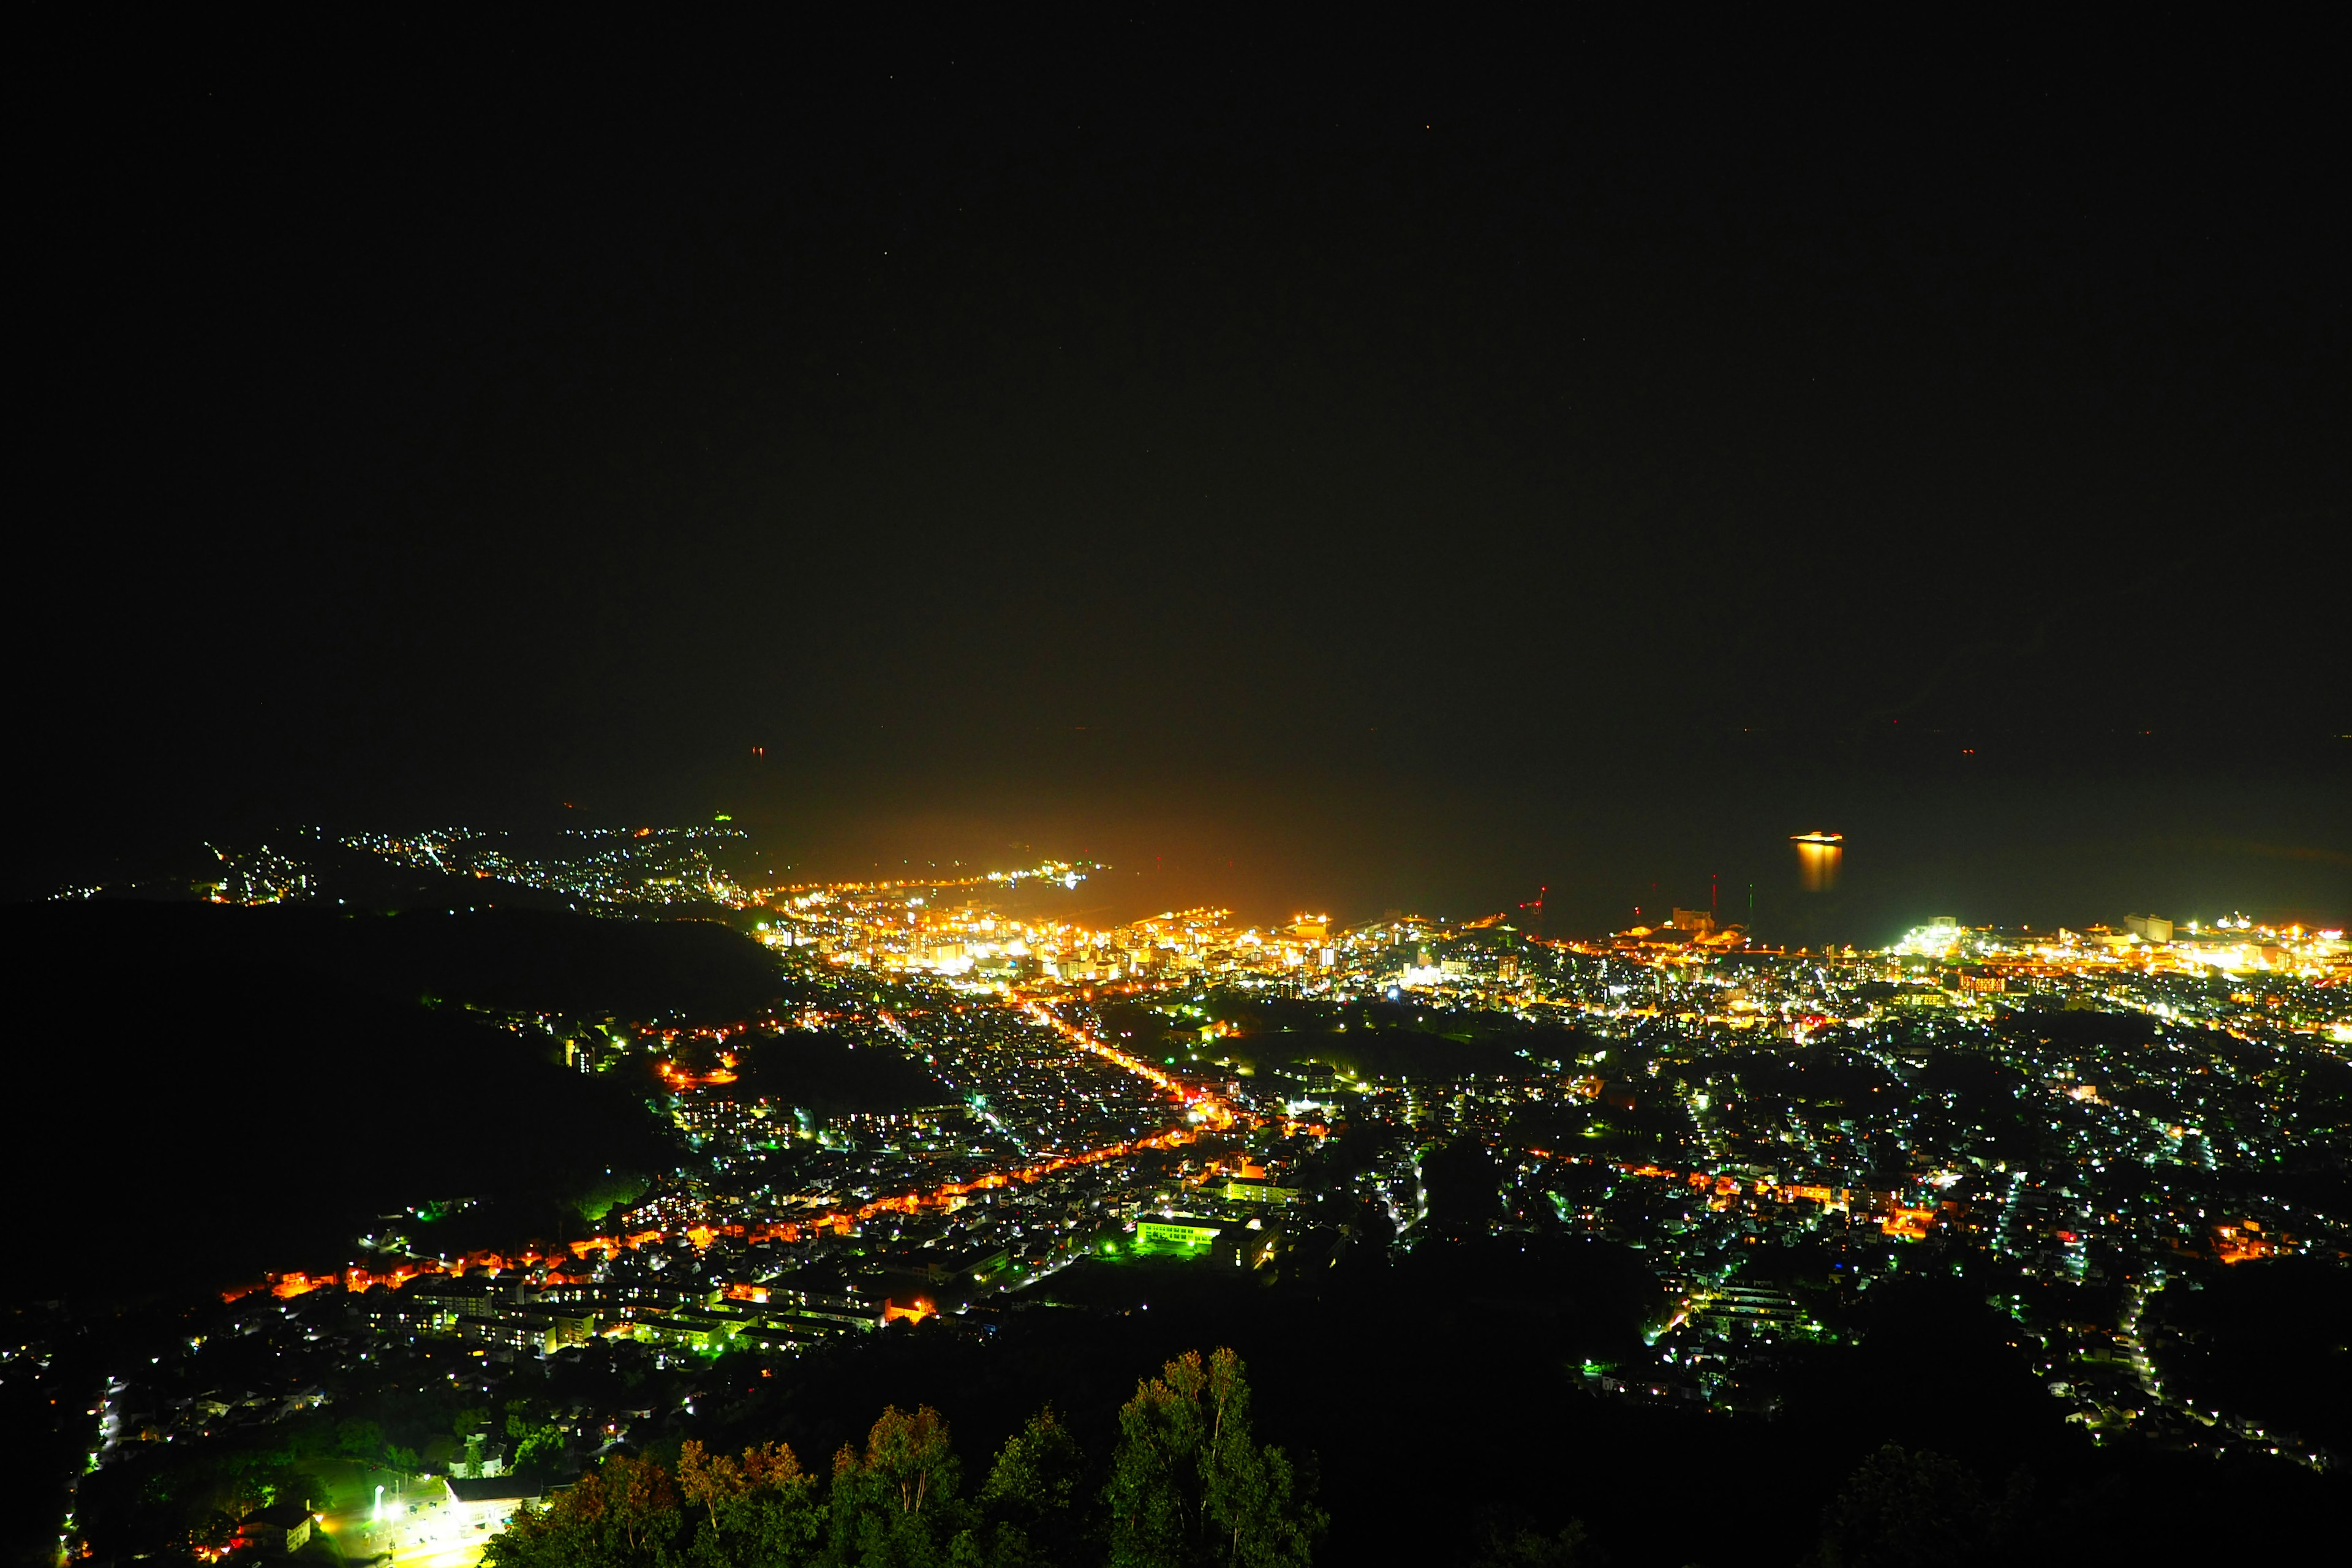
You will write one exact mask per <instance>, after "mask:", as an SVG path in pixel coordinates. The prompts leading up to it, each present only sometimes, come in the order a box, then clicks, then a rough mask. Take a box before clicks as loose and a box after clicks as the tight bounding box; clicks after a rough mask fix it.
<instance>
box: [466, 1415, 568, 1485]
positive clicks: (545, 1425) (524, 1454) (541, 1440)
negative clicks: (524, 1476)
mask: <svg viewBox="0 0 2352 1568" xmlns="http://www.w3.org/2000/svg"><path fill="white" fill-rule="evenodd" d="M507 1436H509V1437H511V1438H512V1439H514V1456H513V1458H511V1459H510V1460H509V1465H510V1466H511V1468H516V1469H520V1468H522V1467H523V1466H525V1465H527V1464H530V1462H531V1461H533V1460H535V1459H538V1458H542V1457H544V1458H560V1457H561V1456H562V1453H563V1428H562V1426H558V1425H556V1423H555V1421H554V1420H553V1419H552V1418H551V1416H550V1415H549V1414H548V1411H547V1408H546V1406H545V1405H543V1404H542V1403H541V1402H540V1401H538V1400H535V1399H509V1400H508V1401H507ZM469 1457H470V1456H469Z"/></svg>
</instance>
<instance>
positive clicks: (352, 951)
mask: <svg viewBox="0 0 2352 1568" xmlns="http://www.w3.org/2000/svg"><path fill="white" fill-rule="evenodd" d="M284 917H285V911H270V910H259V911H257V910H232V909H219V908H215V907H210V906H203V905H194V906H189V905H179V906H168V905H148V906H140V905H125V904H117V905H100V904H89V905H76V906H65V905H50V906H42V905H32V906H17V907H15V908H11V909H9V910H6V912H5V916H0V920H5V933H6V940H7V942H8V948H9V951H10V952H11V954H12V956H13V958H14V960H15V973H16V984H15V986H14V987H12V990H11V994H10V996H9V1015H10V1016H9V1020H8V1021H9V1025H10V1028H9V1031H8V1055H7V1058H6V1070H7V1072H8V1074H9V1077H10V1079H11V1087H12V1089H14V1092H13V1093H11V1094H10V1095H9V1096H8V1100H7V1104H8V1107H9V1112H10V1118H9V1119H10V1121H11V1122H12V1123H13V1124H12V1125H10V1126H9V1127H8V1128H7V1130H6V1138H5V1144H6V1152H5V1155H0V1180H5V1191H6V1193H7V1196H8V1201H9V1204H10V1206H11V1208H12V1209H13V1211H14V1214H15V1216H16V1224H15V1226H14V1229H13V1234H12V1236H11V1245H10V1247H8V1249H7V1262H6V1265H5V1275H0V1289H5V1292H6V1296H7V1298H8V1299H11V1300H25V1299H27V1298H31V1299H39V1298H43V1297H49V1296H83V1295H91V1294H115V1293H121V1292H131V1293H136V1292H138V1291H141V1290H142V1289H147V1288H170V1289H188V1288H191V1287H199V1286H201V1287H212V1286H215V1285H219V1284H224V1283H233V1282H236V1281H237V1280H240V1279H250V1278H252V1277H254V1276H255V1275H256V1274H257V1272H258V1271H260V1270H262V1269H264V1268H314V1267H318V1266H321V1265H327V1266H331V1265H333V1264H336V1263H340V1262H342V1261H346V1260H348V1259H349V1258H350V1247H349V1245H348V1239H347V1238H348V1237H350V1236H351V1235H352V1234H353V1233H355V1232H357V1231H361V1230H364V1229H368V1228H371V1226H370V1221H371V1220H372V1218H373V1216H374V1215H380V1214H384V1213H389V1212H393V1211H395V1210H398V1209H401V1208H403V1207H404V1206H406V1205H411V1204H415V1203H418V1202H420V1201H422V1200H425V1199H428V1198H439V1197H447V1196H453V1195H457V1194H481V1195H487V1196H489V1197H491V1198H493V1199H495V1200H497V1201H499V1202H500V1203H501V1204H502V1205H505V1206H507V1207H509V1209H510V1211H511V1212H512V1213H514V1214H515V1215H516V1216H517V1217H518V1220H519V1221H521V1220H527V1221H529V1222H530V1227H531V1228H533V1229H539V1230H542V1231H551V1230H556V1229H560V1228H562V1227H563V1226H566V1225H568V1226H570V1227H571V1228H572V1229H573V1230H574V1231H575V1232H576V1231H577V1230H578V1229H579V1228H581V1226H582V1223H583V1222H582V1221H581V1220H580V1219H579V1217H578V1215H577V1214H576V1213H569V1214H567V1205H568V1204H569V1202H570V1201H571V1200H572V1199H575V1198H578V1197H581V1196H583V1195H584V1194H587V1193H589V1192H591V1191H593V1190H594V1189H595V1188H597V1187H598V1186H600V1185H604V1184H605V1179H604V1173H605V1172H606V1170H607V1169H608V1168H612V1169H617V1170H624V1171H625V1170H629V1169H632V1168H635V1169H645V1168H651V1167H655V1166H657V1165H661V1164H666V1163H667V1154H666V1152H665V1151H666V1147H667V1145H666V1134H665V1133H664V1132H663V1131H662V1130H661V1128H660V1125H659V1124H658V1123H657V1122H656V1121H655V1119H654V1118H653V1116H652V1115H651V1114H650V1112H649V1111H648V1110H647V1109H646V1106H645V1104H644V1103H643V1102H642V1101H641V1100H636V1099H635V1098H633V1097H632V1096H631V1095H630V1094H629V1093H628V1091H627V1090H626V1089H625V1087H624V1086H623V1084H622V1083H621V1082H620V1081H619V1080H618V1079H591V1078H584V1077H583V1076H581V1075H580V1074H578V1073H574V1072H570V1071H567V1070H565V1069H564V1068H562V1067H561V1066H559V1065H557V1064H556V1063H554V1062H553V1061H551V1060H550V1059H549V1058H548V1054H547V1052H546V1051H545V1050H544V1048H543V1047H541V1046H539V1045H534V1044H531V1043H529V1042H527V1041H526V1040H525V1039H523V1038H520V1037H517V1036H515V1035H514V1034H512V1033H509V1031H507V1030H505V1029H503V1028H499V1027H497V1026H493V1025H491V1024H489V1023H488V1022H486V1021H483V1020H480V1019H477V1018H473V1017H469V1016H467V1015H465V1014H464V1013H462V1012H457V1011H455V1010H432V1009H427V1008H425V1007H424V1006H421V1005H418V1004H417V1003H416V1002H415V1001H411V1000H403V999H401V998H400V997H399V996H398V995H397V994H394V991H395V990H396V989H397V987H395V986H394V984H392V979H391V978H390V977H397V978H398V979H399V981H400V984H402V985H405V984H408V983H410V982H411V981H413V980H415V978H416V977H417V976H420V975H431V976H433V977H434V978H436V981H438V980H440V979H441V978H442V977H445V976H447V975H449V974H452V973H456V972H457V965H456V963H451V962H449V961H448V960H447V958H446V954H447V952H448V950H447V949H446V947H444V948H437V949H436V946H435V945H434V944H433V943H430V942H420V943H418V944H417V946H416V947H415V949H411V950H410V954H409V955H408V956H402V955H400V954H399V952H398V950H397V949H396V948H395V949H393V950H392V951H393V952H394V955H395V957H394V960H387V959H386V958H385V957H384V956H383V955H384V952H386V948H385V947H376V948H373V949H371V948H370V947H369V946H368V945H367V942H366V940H365V937H364V936H362V938H360V939H358V940H353V941H348V942H338V940H337V939H339V938H342V937H344V936H345V934H346V933H344V932H342V931H337V930H335V929H334V924H335V922H333V921H331V919H320V918H318V917H314V916H310V915H308V914H302V915H300V917H299V918H297V919H291V920H289V919H287V918H284ZM404 918H406V917H404ZM465 918H466V917H460V919H461V920H462V919H465ZM348 923H350V924H352V925H353V926H355V927H362V928H364V926H365V925H366V923H367V922H363V921H352V922H348ZM383 923H385V924H390V923H394V922H383ZM587 923H593V922H583V925H584V924H587ZM528 929H530V933H531V934H530V941H532V942H539V943H540V945H539V946H538V947H537V948H536V949H535V951H536V952H538V953H540V954H541V955H542V957H543V958H544V959H545V960H546V962H545V963H544V964H543V967H542V968H541V971H540V979H539V981H538V982H537V984H546V988H545V989H544V990H538V991H532V990H529V989H528V988H526V989H525V990H521V991H518V992H516V993H513V994H517V995H522V994H531V995H535V996H543V997H545V998H547V1000H548V1001H549V1002H552V1001H553V1000H555V999H556V998H557V993H556V990H555V987H554V986H553V985H552V984H548V983H547V980H546V977H548V976H554V977H558V978H561V977H562V976H565V975H571V974H580V973H585V972H586V969H587V967H588V965H587V963H586V961H584V960H583V959H580V958H579V957H577V956H576V955H567V954H565V953H564V952H562V948H561V945H560V943H558V942H553V941H542V940H541V939H542V938H543V937H544V936H545V933H546V932H547V931H550V930H551V929H555V928H550V927H543V926H542V927H532V928H528ZM368 934H373V933H368ZM717 934H719V935H720V936H724V935H726V933H724V932H718V933H717ZM697 940H698V941H699V940H700V939H697ZM729 940H730V941H735V940H740V939H732V938H730V939H729ZM755 951H756V950H755ZM417 952H422V953H423V954H425V956H424V957H423V958H421V959H419V958H415V957H414V956H413V955H414V954H415V953H417ZM355 955H356V956H355ZM471 962H473V963H478V964H480V965H481V966H482V967H481V968H480V969H478V971H477V972H476V973H479V974H487V973H489V966H490V961H489V960H488V959H487V958H483V957H480V956H478V955H477V956H476V957H475V958H473V959H472V960H471ZM403 963H407V964H409V965H410V967H405V968H404V967H402V964H403ZM436 965H439V967H436ZM523 973H524V974H525V976H526V979H527V980H528V979H529V978H530V971H529V969H528V967H527V966H526V967H525V969H524V971H523ZM646 973H647V972H644V971H641V972H640V973H639V974H637V975H636V976H635V977H633V983H643V982H644V981H645V979H646ZM361 976H363V977H366V978H367V979H368V980H369V981H371V982H372V983H369V984H362V982H361V980H360V979H359V978H355V977H361ZM461 978H462V976H461ZM445 989H446V991H457V990H458V989H459V987H458V986H456V985H446V987H445ZM566 999H569V1000H574V1001H575V1002H576V997H572V998H566Z"/></svg>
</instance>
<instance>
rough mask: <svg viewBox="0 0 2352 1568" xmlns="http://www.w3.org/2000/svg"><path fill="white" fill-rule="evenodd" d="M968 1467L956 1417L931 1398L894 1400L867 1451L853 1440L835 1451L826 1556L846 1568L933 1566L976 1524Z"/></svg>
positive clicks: (877, 1424) (945, 1558)
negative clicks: (952, 1423)
mask: <svg viewBox="0 0 2352 1568" xmlns="http://www.w3.org/2000/svg"><path fill="white" fill-rule="evenodd" d="M961 1477H962V1472H961V1466H960V1465H959V1463H958V1462H957V1459H956V1453H955V1448H954V1447H953V1445H952V1444H951V1443H950V1440H949V1436H948V1424H947V1422H946V1420H945V1419H944V1418H943V1417H942V1416H941V1415H940V1413H939V1412H938V1411H936V1410H934V1409H932V1408H931V1407H930V1406H929V1405H923V1406H921V1407H920V1408H919V1409H917V1410H915V1411H914V1412H912V1413H911V1414H909V1413H908V1412H907V1411H903V1410H900V1409H899V1408H898V1406H897V1405H890V1406H887V1407H886V1408H885V1409H884V1410H883V1412H882V1415H881V1416H880V1418H878V1419H877V1421H876V1422H875V1423H874V1426H873V1429H872V1430H871V1431H870V1432H868V1433H867V1434H866V1452H865V1453H864V1454H863V1455H862V1456H861V1455H860V1454H858V1452H857V1451H856V1449H854V1448H852V1447H850V1446H849V1445H848V1444H846V1443H845V1444H843V1445H842V1446H841V1450H840V1452H838V1453H836V1454H835V1456H834V1458H833V1489H832V1495H831V1498H830V1500H829V1512H830V1515H831V1521H830V1522H831V1530H830V1531H829V1536H828V1541H827V1557H826V1561H827V1562H828V1563H834V1564H837V1565H838V1568H851V1565H852V1564H855V1565H856V1568H928V1565H929V1564H931V1563H944V1562H946V1561H948V1546H949V1543H950V1542H952V1541H953V1540H954V1539H955V1537H956V1535H957V1534H958V1532H959V1531H960V1530H961V1529H963V1528H964V1527H966V1526H967V1525H968V1523H969V1519H970V1510H968V1509H966V1508H964V1507H962V1506H961V1504H960V1503H959V1501H958V1500H957V1497H956V1491H957V1489H958V1487H959V1485H960V1483H961Z"/></svg>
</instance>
